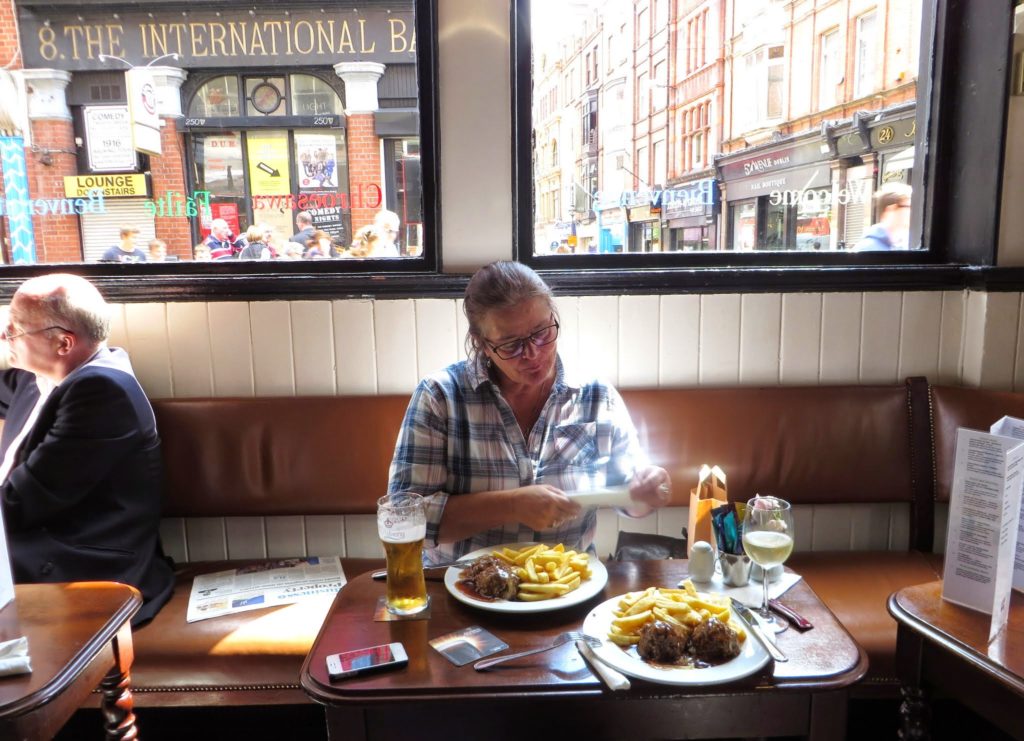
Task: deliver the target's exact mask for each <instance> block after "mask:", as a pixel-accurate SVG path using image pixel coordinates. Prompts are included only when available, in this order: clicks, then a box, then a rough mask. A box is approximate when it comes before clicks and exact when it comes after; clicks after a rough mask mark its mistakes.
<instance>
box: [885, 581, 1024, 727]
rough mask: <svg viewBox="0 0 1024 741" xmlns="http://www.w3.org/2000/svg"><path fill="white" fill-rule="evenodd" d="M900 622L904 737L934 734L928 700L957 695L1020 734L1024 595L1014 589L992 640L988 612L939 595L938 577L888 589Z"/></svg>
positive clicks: (898, 657) (1023, 692)
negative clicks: (1007, 611)
mask: <svg viewBox="0 0 1024 741" xmlns="http://www.w3.org/2000/svg"><path fill="white" fill-rule="evenodd" d="M889 614H891V615H892V616H893V617H894V618H895V619H896V622H897V624H898V626H899V627H898V629H897V633H896V669H897V672H898V673H899V676H900V682H901V684H902V685H903V688H902V690H903V706H902V708H901V709H900V715H901V722H902V726H903V727H902V730H901V732H900V737H901V738H902V739H904V741H910V740H911V739H913V740H914V741H924V739H928V738H930V737H931V729H930V728H929V717H930V715H931V713H930V700H931V698H932V697H933V696H945V697H952V698H955V699H956V700H957V701H958V702H961V703H963V704H964V705H966V706H967V707H969V708H971V709H972V710H974V711H975V712H977V713H978V714H979V715H981V716H982V717H983V718H986V719H987V720H989V721H991V722H992V723H994V724H995V725H996V726H998V727H999V728H1001V729H1002V730H1004V731H1006V732H1007V733H1009V734H1010V735H1012V736H1014V737H1015V738H1024V726H1021V713H1020V711H1021V707H1022V706H1024V595H1021V594H1019V593H1016V592H1015V593H1014V594H1013V595H1012V598H1011V603H1010V618H1009V622H1008V624H1007V626H1006V629H1005V630H1004V631H1003V632H1002V633H1000V634H999V635H998V636H996V639H995V640H994V641H992V643H991V644H990V643H989V642H988V631H989V623H990V618H989V616H988V615H985V614H984V613H981V612H975V611H974V610H969V609H967V608H966V607H961V606H960V605H955V604H953V603H952V602H946V601H945V600H943V599H942V582H941V581H936V582H931V583H930V584H920V585H918V586H914V587H906V588H905V589H901V590H900V591H898V592H896V593H895V594H893V595H892V596H891V597H889Z"/></svg>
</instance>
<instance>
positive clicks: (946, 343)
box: [928, 291, 967, 384]
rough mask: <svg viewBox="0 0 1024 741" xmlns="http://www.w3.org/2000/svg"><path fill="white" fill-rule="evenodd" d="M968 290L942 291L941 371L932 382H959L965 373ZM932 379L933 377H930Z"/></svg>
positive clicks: (940, 329)
mask: <svg viewBox="0 0 1024 741" xmlns="http://www.w3.org/2000/svg"><path fill="white" fill-rule="evenodd" d="M966 307H967V291H944V292H943V293H942V323H941V325H940V328H939V372H938V378H937V379H935V380H934V381H932V383H944V384H957V383H960V382H961V381H962V380H963V373H964V329H965V323H964V313H965V311H966ZM928 380H929V381H931V380H932V379H930V378H929V379H928Z"/></svg>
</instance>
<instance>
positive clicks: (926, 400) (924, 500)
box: [906, 376, 935, 553]
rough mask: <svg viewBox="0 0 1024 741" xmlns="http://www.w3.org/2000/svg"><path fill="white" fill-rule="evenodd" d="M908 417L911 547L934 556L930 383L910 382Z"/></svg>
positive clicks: (914, 379) (916, 379)
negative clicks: (911, 497) (912, 497)
mask: <svg viewBox="0 0 1024 741" xmlns="http://www.w3.org/2000/svg"><path fill="white" fill-rule="evenodd" d="M906 387H907V414H908V416H909V418H910V420H909V421H910V425H909V430H910V440H909V443H910V469H911V471H910V473H911V476H910V486H911V489H912V490H913V496H914V500H913V502H912V504H911V509H910V547H911V548H913V549H915V550H918V551H922V552H924V553H931V551H932V543H933V541H934V540H935V475H934V471H935V462H934V461H935V456H934V450H933V446H932V414H931V392H930V391H929V388H928V379H927V378H925V377H924V376H914V377H911V378H908V379H907V380H906Z"/></svg>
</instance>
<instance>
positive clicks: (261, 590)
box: [185, 556, 347, 623]
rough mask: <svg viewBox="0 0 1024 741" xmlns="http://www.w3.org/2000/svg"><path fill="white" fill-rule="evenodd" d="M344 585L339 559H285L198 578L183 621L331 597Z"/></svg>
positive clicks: (193, 586) (203, 575)
mask: <svg viewBox="0 0 1024 741" xmlns="http://www.w3.org/2000/svg"><path fill="white" fill-rule="evenodd" d="M346 581H347V580H346V579H345V572H344V571H343V570H342V568H341V559H340V558H339V557H338V556H319V557H318V556H310V557H308V558H284V559H278V560H275V561H265V562H261V563H256V564H252V565H249V566H242V567H241V568H237V569H230V570H228V571H218V572H216V573H213V574H201V575H200V576H197V577H196V578H195V579H194V580H193V581H192V592H191V594H189V598H188V612H187V613H186V616H185V621H186V622H189V623H194V622H196V621H197V620H206V619H207V618H213V617H220V616H221V615H231V614H233V613H236V612H245V611H246V610H258V609H261V608H263V607H273V606H275V605H289V604H293V603H296V602H303V601H306V600H309V599H313V598H316V597H318V596H320V595H324V594H334V593H336V592H337V591H338V590H339V589H341V588H342V587H343V586H344V585H345V582H346Z"/></svg>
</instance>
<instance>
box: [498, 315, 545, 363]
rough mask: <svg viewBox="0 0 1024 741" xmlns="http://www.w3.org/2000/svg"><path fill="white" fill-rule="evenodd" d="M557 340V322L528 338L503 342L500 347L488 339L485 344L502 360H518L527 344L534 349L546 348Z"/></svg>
mask: <svg viewBox="0 0 1024 741" xmlns="http://www.w3.org/2000/svg"><path fill="white" fill-rule="evenodd" d="M557 339H558V322H557V321H556V322H554V323H553V324H549V325H548V326H546V327H541V328H540V329H538V330H537V331H536V332H534V333H532V334H530V335H527V336H526V337H520V338H519V339H517V340H509V341H508V342H502V343H501V344H500V345H495V344H493V343H491V342H490V341H488V340H486V339H485V340H484V342H486V343H487V346H488V347H490V348H491V352H493V353H495V354H496V355H497V356H498V357H499V358H501V359H502V360H512V359H513V358H518V357H519V356H520V355H522V354H523V351H524V350H525V349H526V343H527V342H529V343H530V344H532V345H533V346H534V347H544V345H550V344H551V343H552V342H554V341H555V340H557Z"/></svg>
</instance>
